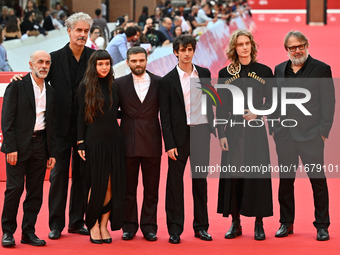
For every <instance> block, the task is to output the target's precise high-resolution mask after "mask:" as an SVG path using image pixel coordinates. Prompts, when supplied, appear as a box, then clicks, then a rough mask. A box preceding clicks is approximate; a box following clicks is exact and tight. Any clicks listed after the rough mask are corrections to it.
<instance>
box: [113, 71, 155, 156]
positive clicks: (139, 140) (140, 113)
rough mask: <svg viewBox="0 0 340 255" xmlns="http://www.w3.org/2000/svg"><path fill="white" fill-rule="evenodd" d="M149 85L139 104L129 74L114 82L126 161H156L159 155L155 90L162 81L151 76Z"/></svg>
mask: <svg viewBox="0 0 340 255" xmlns="http://www.w3.org/2000/svg"><path fill="white" fill-rule="evenodd" d="M147 73H148V74H149V76H150V79H151V83H150V87H149V90H148V92H147V94H146V97H145V99H144V101H143V103H141V101H140V99H139V98H138V95H137V93H136V90H135V88H134V84H133V77H132V74H131V73H130V74H128V75H125V76H123V77H120V78H118V79H116V80H115V83H116V84H117V86H118V96H119V104H120V109H121V119H122V121H121V125H120V127H121V130H122V134H123V137H124V144H125V156H126V157H158V156H161V155H162V136H161V128H160V124H159V119H158V113H159V104H158V87H159V80H160V78H161V77H159V76H156V75H153V74H151V73H150V72H148V71H147Z"/></svg>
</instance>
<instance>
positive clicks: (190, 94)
mask: <svg viewBox="0 0 340 255" xmlns="http://www.w3.org/2000/svg"><path fill="white" fill-rule="evenodd" d="M176 68H177V72H178V75H179V79H180V82H181V87H182V91H183V97H184V104H185V112H186V114H187V125H199V124H206V123H208V119H207V116H206V115H202V114H201V112H202V110H201V102H202V100H201V98H202V91H201V90H200V89H198V88H197V87H201V84H200V83H199V81H200V80H199V76H198V72H197V70H196V67H195V65H193V70H192V73H191V75H190V76H189V75H188V74H187V73H186V72H184V71H183V70H182V69H181V68H179V66H178V65H177V66H176ZM190 86H191V88H190ZM192 99H194V100H192Z"/></svg>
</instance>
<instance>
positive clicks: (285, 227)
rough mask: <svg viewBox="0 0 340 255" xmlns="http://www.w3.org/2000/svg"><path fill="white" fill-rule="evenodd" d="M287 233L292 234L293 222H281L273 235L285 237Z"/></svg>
mask: <svg viewBox="0 0 340 255" xmlns="http://www.w3.org/2000/svg"><path fill="white" fill-rule="evenodd" d="M288 234H293V224H290V223H282V224H281V226H280V228H279V230H278V231H277V232H276V234H275V237H285V236H288Z"/></svg>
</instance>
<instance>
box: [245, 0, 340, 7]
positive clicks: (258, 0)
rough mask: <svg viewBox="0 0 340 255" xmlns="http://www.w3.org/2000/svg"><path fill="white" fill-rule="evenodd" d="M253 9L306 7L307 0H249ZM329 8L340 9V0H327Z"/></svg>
mask: <svg viewBox="0 0 340 255" xmlns="http://www.w3.org/2000/svg"><path fill="white" fill-rule="evenodd" d="M248 3H249V4H250V6H251V7H252V8H253V9H306V6H307V0H285V1H281V0H248ZM327 6H328V9H340V1H339V0H327Z"/></svg>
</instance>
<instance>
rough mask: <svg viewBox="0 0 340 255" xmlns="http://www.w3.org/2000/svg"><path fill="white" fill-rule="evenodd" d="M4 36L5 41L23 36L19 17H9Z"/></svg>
mask: <svg viewBox="0 0 340 255" xmlns="http://www.w3.org/2000/svg"><path fill="white" fill-rule="evenodd" d="M3 36H4V37H5V41H9V40H13V39H20V38H21V30H20V19H19V18H17V17H16V16H11V17H9V19H8V22H7V24H6V27H5V29H4V31H3Z"/></svg>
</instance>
